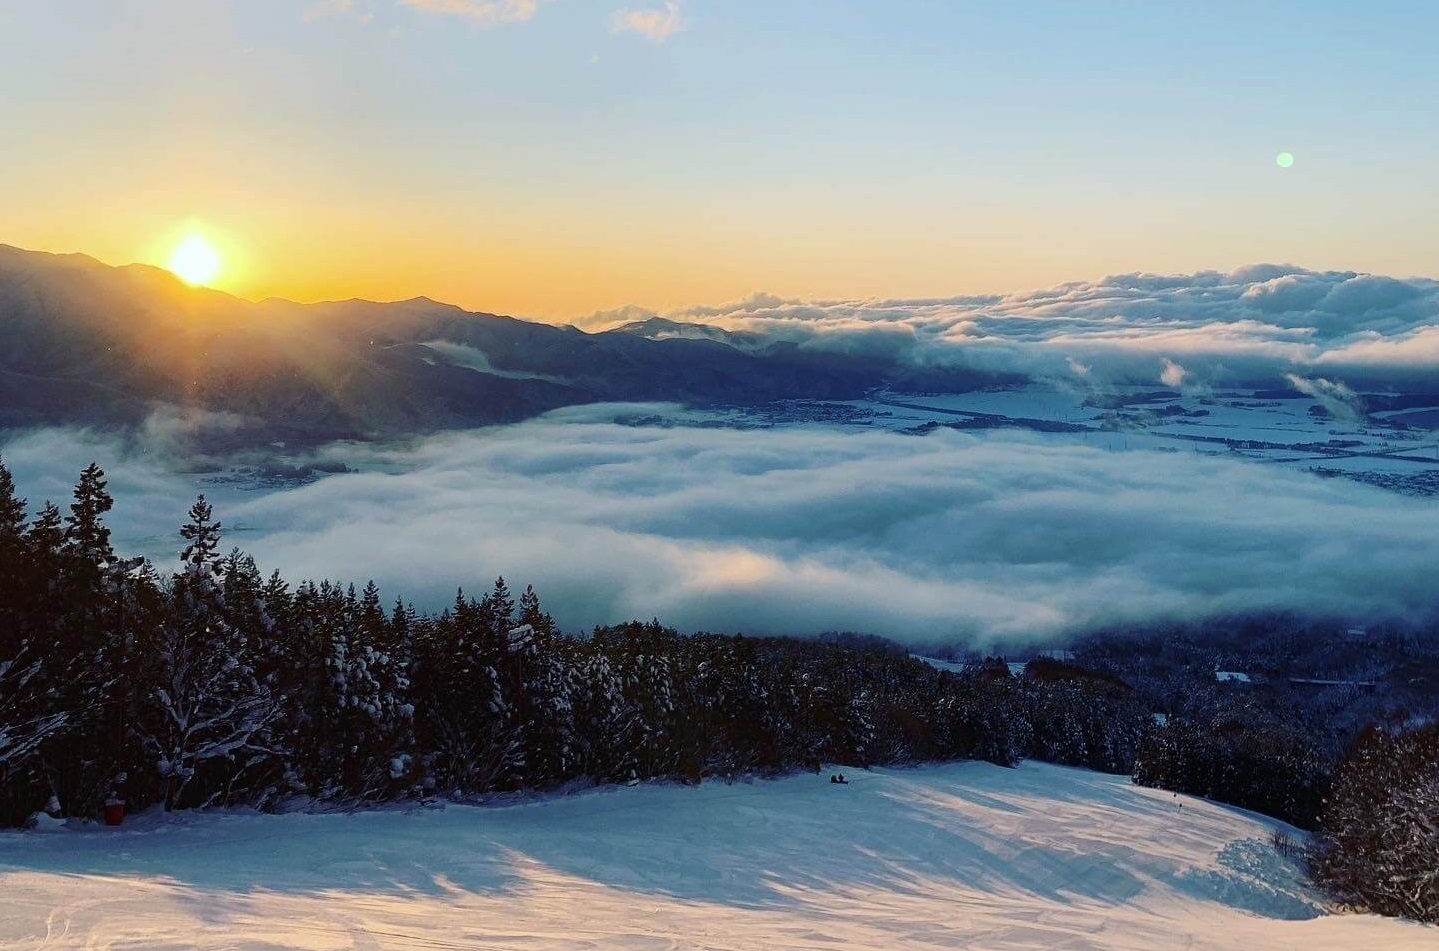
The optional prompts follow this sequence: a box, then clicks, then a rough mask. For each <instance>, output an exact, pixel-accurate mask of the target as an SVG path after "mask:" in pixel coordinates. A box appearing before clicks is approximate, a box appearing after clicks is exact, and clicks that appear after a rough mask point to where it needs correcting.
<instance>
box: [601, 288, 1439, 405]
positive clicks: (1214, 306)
mask: <svg viewBox="0 0 1439 951" xmlns="http://www.w3.org/2000/svg"><path fill="white" fill-rule="evenodd" d="M645 316H654V314H653V312H641V311H637V310H636V309H634V308H627V309H625V310H623V311H616V312H611V313H602V314H596V315H594V316H593V317H591V318H589V319H588V320H586V321H584V322H583V323H584V324H585V325H586V326H589V327H596V326H604V325H615V324H619V323H624V322H628V321H634V320H637V319H641V318H642V317H645ZM665 316H668V317H670V318H672V319H674V320H677V321H682V322H684V321H688V322H695V323H702V324H708V325H712V326H715V327H720V328H723V329H725V330H728V331H738V332H743V333H744V334H745V335H747V336H746V337H745V338H744V339H742V340H740V341H739V342H740V344H741V345H753V346H761V345H764V344H767V343H770V342H773V341H776V340H782V341H788V342H792V343H795V344H798V345H799V346H801V347H805V348H810V349H815V350H827V351H838V352H846V353H873V354H875V355H877V356H885V357H888V358H898V359H902V360H906V361H909V362H910V363H912V364H915V365H919V366H943V365H964V366H970V367H974V368H976V369H984V370H995V371H1007V372H1017V373H1023V374H1026V375H1029V376H1032V377H1041V378H1052V379H1070V380H1073V379H1077V378H1087V379H1089V380H1090V382H1092V383H1100V382H1105V381H1109V382H1159V381H1161V379H1163V381H1164V382H1165V383H1166V384H1168V385H1183V386H1186V387H1206V386H1212V385H1217V384H1223V383H1226V382H1239V381H1249V380H1253V379H1255V378H1261V377H1262V378H1265V379H1268V380H1270V381H1275V382H1281V381H1282V380H1283V377H1284V376H1285V375H1286V374H1291V373H1292V374H1297V375H1298V376H1300V377H1303V378H1306V379H1307V378H1310V377H1313V376H1323V377H1325V378H1328V379H1330V380H1335V379H1336V378H1343V377H1349V378H1356V379H1358V378H1362V379H1365V380H1374V379H1376V378H1377V379H1379V380H1393V381H1405V382H1410V383H1412V382H1414V381H1425V380H1428V379H1431V378H1432V374H1433V373H1434V372H1435V371H1436V370H1439V282H1436V281H1433V280H1425V279H1418V278H1415V279H1407V280H1400V279H1396V278H1391V277H1383V276H1379V275H1373V274H1360V273H1356V272H1353V271H1324V272H1319V271H1309V270H1304V269H1302V268H1296V267H1292V266H1287V265H1267V264H1266V265H1257V266H1253V267H1247V268H1242V269H1239V270H1236V271H1231V272H1228V273H1220V272H1215V271H1205V272H1200V273H1197V274H1188V275H1156V274H1120V275H1114V276H1111V277H1106V278H1103V279H1101V280H1098V281H1086V282H1076V283H1070V284H1063V285H1060V286H1058V287H1054V288H1049V289H1047V290H1041V291H1032V292H1027V293H1023V294H1012V295H992V296H966V297H953V298H943V299H921V300H829V301H803V300H790V299H785V298H780V297H775V296H773V295H769V294H757V295H755V296H753V297H751V298H747V299H745V300H740V301H735V302H732V303H729V304H725V305H721V306H718V307H692V308H688V309H685V310H681V311H676V312H671V313H668V314H666V315H665ZM748 335H753V338H751V337H749V336H748Z"/></svg>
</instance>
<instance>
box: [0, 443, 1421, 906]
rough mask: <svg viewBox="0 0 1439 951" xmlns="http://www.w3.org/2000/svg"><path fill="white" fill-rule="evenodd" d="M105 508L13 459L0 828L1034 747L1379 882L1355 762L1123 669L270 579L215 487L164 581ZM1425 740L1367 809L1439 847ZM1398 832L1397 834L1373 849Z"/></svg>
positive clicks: (101, 481) (1, 595) (1341, 884)
mask: <svg viewBox="0 0 1439 951" xmlns="http://www.w3.org/2000/svg"><path fill="white" fill-rule="evenodd" d="M113 504H114V503H113V499H112V498H111V496H110V494H109V492H108V489H107V484H106V480H105V475H104V473H103V471H102V470H101V469H100V468H99V467H98V466H96V465H91V466H89V467H87V468H86V469H85V470H84V471H83V472H82V473H81V474H80V477H79V481H78V483H77V484H76V486H75V489H74V493H73V498H72V500H71V502H70V504H69V506H68V511H65V512H62V510H61V509H60V508H59V507H58V506H56V505H53V504H50V503H46V504H45V505H44V506H42V507H40V508H39V510H38V511H37V512H35V513H34V514H33V515H32V514H31V512H30V510H29V506H28V504H27V503H26V501H25V500H24V499H22V498H20V497H19V495H18V494H17V491H16V487H15V485H14V481H13V479H12V477H11V474H10V473H9V471H8V470H6V469H5V467H4V466H3V464H0V822H3V823H4V824H10V825H17V824H23V823H24V822H25V821H26V820H27V818H29V817H30V816H32V815H34V814H35V813H36V812H38V811H45V812H48V813H50V814H52V815H57V816H60V815H63V816H71V817H85V818H90V817H94V816H95V815H96V814H97V812H98V811H99V810H100V809H101V807H102V806H103V805H104V804H105V803H106V802H107V801H110V800H120V801H123V802H124V803H125V804H126V805H127V807H128V808H129V809H131V810H137V809H142V808H146V807H149V806H153V805H161V806H163V807H164V808H165V809H186V808H196V807H205V806H216V805H246V806H254V807H258V808H261V809H270V810H282V809H286V808H293V807H296V806H299V805H302V804H303V805H308V806H313V805H315V804H321V805H330V806H334V807H340V806H353V805H360V804H365V803H372V802H380V801H385V800H395V799H413V798H425V797H442V798H466V797H472V796H477V795H481V794H485V793H490V792H495V791H503V790H518V789H541V790H542V789H549V788H555V787H559V786H564V785H566V784H570V783H574V782H577V781H578V782H596V783H623V782H633V781H640V780H648V779H656V778H669V779H674V780H678V781H684V782H700V781H701V780H703V779H705V778H709V777H733V776H736V775H739V774H747V773H748V774H760V775H772V774H778V773H782V772H785V771H790V770H796V769H819V768H820V764H821V763H824V762H835V763H844V764H848V765H854V766H871V765H893V764H905V763H917V762H924V761H932V760H950V759H979V760H985V761H989V762H992V763H997V764H1000V765H1004V766H1012V765H1014V764H1016V763H1018V762H1019V761H1020V760H1021V759H1023V758H1025V757H1033V758H1037V759H1043V760H1047V761H1050V762H1056V763H1061V764H1069V765H1076V766H1083V767H1087V768H1090V769H1096V770H1102V771H1105V772H1111V773H1123V774H1130V775H1133V776H1134V778H1135V781H1136V782H1140V783H1144V784H1146V785H1155V786H1160V787H1163V788H1168V789H1176V790H1180V791H1184V792H1192V793H1196V794H1199V795H1207V796H1210V797H1212V798H1215V799H1219V800H1221V801H1227V802H1233V803H1235V804H1238V805H1242V806H1246V807H1248V808H1254V809H1258V810H1261V811H1265V812H1268V813H1270V814H1272V815H1276V816H1279V817H1281V818H1285V819H1288V820H1289V821H1291V822H1294V823H1296V824H1299V825H1303V826H1309V827H1313V826H1314V825H1315V824H1316V822H1318V823H1319V824H1320V825H1321V832H1322V834H1323V836H1324V837H1323V838H1322V839H1321V842H1323V843H1324V846H1323V848H1324V850H1326V851H1323V852H1322V854H1323V855H1324V856H1325V859H1324V861H1325V862H1326V863H1327V864H1325V865H1324V866H1323V867H1324V868H1326V869H1328V870H1329V871H1327V872H1326V873H1325V878H1324V880H1325V881H1327V882H1330V883H1331V884H1332V885H1333V887H1335V888H1336V889H1340V890H1343V891H1344V893H1345V894H1346V895H1348V896H1350V897H1351V898H1352V899H1353V900H1355V901H1360V900H1368V899H1367V894H1366V893H1364V892H1363V891H1362V879H1363V876H1362V874H1360V873H1358V872H1356V871H1354V870H1353V866H1352V865H1351V864H1347V863H1350V861H1351V860H1352V861H1353V862H1361V861H1363V860H1362V858H1356V857H1355V856H1361V855H1362V854H1363V853H1361V852H1360V851H1356V849H1357V846H1356V845H1355V844H1354V843H1356V842H1358V841H1359V840H1360V839H1361V838H1362V835H1361V833H1359V832H1357V831H1353V830H1356V829H1359V828H1361V826H1362V821H1361V819H1359V818H1355V816H1356V815H1358V813H1356V812H1355V809H1357V808H1358V807H1357V806H1354V807H1353V808H1351V806H1352V804H1353V803H1356V802H1360V801H1362V802H1364V803H1372V801H1374V799H1375V794H1374V793H1373V791H1372V789H1370V787H1368V786H1365V785H1364V783H1362V782H1360V781H1358V779H1356V778H1355V777H1356V776H1357V777H1363V776H1364V775H1367V774H1366V773H1364V771H1363V770H1358V772H1356V769H1357V767H1351V766H1349V765H1348V763H1346V764H1345V765H1344V766H1342V767H1339V768H1338V776H1339V781H1338V783H1337V784H1334V785H1333V788H1332V790H1331V781H1332V780H1333V777H1334V775H1335V769H1336V764H1335V763H1334V762H1333V758H1332V757H1327V758H1326V757H1325V756H1324V755H1323V753H1322V751H1320V750H1318V749H1317V747H1316V745H1315V744H1314V743H1313V742H1312V741H1311V740H1310V738H1308V737H1307V736H1306V734H1305V732H1304V729H1303V727H1302V724H1298V725H1296V724H1294V723H1286V722H1283V720H1282V718H1278V717H1276V716H1274V715H1273V712H1272V711H1266V710H1263V709H1255V710H1249V711H1242V710H1241V711H1228V712H1226V713H1225V714H1224V715H1223V716H1222V717H1221V716H1218V715H1214V716H1211V717H1210V719H1209V720H1208V721H1207V722H1206V720H1205V719H1204V718H1202V717H1198V716H1194V715H1191V716H1188V717H1170V718H1168V719H1165V718H1156V717H1155V715H1154V713H1153V712H1152V707H1153V703H1152V702H1151V701H1150V700H1146V699H1142V698H1141V697H1140V696H1139V695H1138V694H1137V693H1136V691H1135V690H1133V689H1132V688H1131V687H1130V686H1129V685H1128V684H1126V683H1125V682H1124V681H1123V680H1122V679H1119V678H1116V677H1113V676H1109V675H1105V674H1103V673H1101V672H1097V671H1095V670H1091V669H1086V668H1084V667H1082V666H1079V665H1075V664H1070V663H1062V662H1058V661H1036V662H1032V663H1031V664H1030V665H1029V667H1028V669H1027V671H1026V673H1025V675H1024V676H1022V677H1015V676H1012V675H1011V673H1010V671H1009V668H1008V667H1007V666H1006V665H1005V664H1004V663H1003V662H1002V660H1000V659H990V660H987V661H983V662H976V663H973V664H970V665H969V666H967V667H965V668H964V669H963V670H962V671H960V672H958V673H954V672H948V671H941V670H937V669H935V668H934V667H932V666H930V665H929V664H926V663H924V662H922V661H919V660H916V659H914V658H912V657H910V656H908V655H907V654H906V653H905V652H903V651H902V650H898V649H897V648H896V647H895V646H894V645H892V644H889V643H888V642H884V641H882V640H877V639H858V638H850V639H829V640H824V639H794V638H766V637H744V636H721V635H714V634H705V633H699V634H692V635H681V634H680V633H679V632H677V631H675V630H674V629H672V628H668V627H665V626H663V625H661V624H660V623H659V622H658V621H657V620H656V621H650V622H648V623H641V622H631V623H627V624H620V625H614V626H607V627H598V628H595V629H594V630H593V631H591V632H589V633H588V634H585V635H583V636H576V635H572V634H567V633H565V632H562V631H560V630H559V629H558V627H557V625H556V624H555V622H554V620H553V619H552V618H551V617H550V616H549V614H547V613H546V612H545V610H544V608H543V606H542V604H541V601H540V598H539V596H538V595H537V594H536V592H535V591H534V589H533V588H529V587H527V588H525V589H524V591H523V592H521V593H520V594H519V595H518V597H516V596H515V595H514V594H513V593H512V592H511V590H510V588H509V586H508V585H507V584H506V582H505V581H504V579H503V578H500V579H497V580H496V581H495V582H494V584H493V585H492V586H490V587H489V588H488V589H487V590H486V591H485V592H484V593H483V594H482V595H481V596H479V597H474V596H472V595H467V594H466V593H465V592H463V591H460V592H458V593H457V595H456V597H455V600H454V602H453V604H451V605H450V606H449V607H448V608H447V609H445V610H443V611H440V612H438V613H426V612H420V611H416V610H415V609H414V608H413V607H412V606H410V605H408V604H406V603H404V602H402V601H396V602H394V603H392V604H389V605H387V604H385V603H384V602H383V601H382V599H381V594H380V591H379V589H378V588H377V587H376V586H375V585H374V583H373V582H371V583H369V584H367V585H365V586H364V587H363V588H361V589H359V590H356V588H355V587H354V586H353V585H345V584H337V583H333V582H329V581H322V582H318V583H316V582H312V581H306V582H302V583H299V584H294V585H292V584H291V583H289V582H288V581H287V580H286V579H284V578H283V577H281V575H280V574H279V573H278V572H275V573H272V574H270V575H268V576H266V575H264V574H263V573H262V572H261V571H260V569H259V567H258V566H257V565H256V563H255V561H254V559H253V558H251V557H250V556H248V555H246V554H244V553H243V552H241V551H239V550H238V549H231V550H229V551H226V550H225V549H224V547H223V544H222V539H223V535H222V526H221V523H220V522H219V521H218V520H217V519H216V518H215V514H214V512H213V510H212V508H211V506H210V505H209V503H208V502H207V501H206V500H205V499H204V497H203V496H201V497H200V498H199V499H197V500H196V501H195V503H194V505H193V506H192V507H191V509H190V511H189V517H188V520H187V521H186V523H185V524H184V525H183V526H182V527H181V529H180V531H179V536H178V537H179V539H180V542H181V545H180V546H178V547H180V548H181V552H180V561H179V566H178V568H176V569H175V570H173V571H167V572H162V571H160V570H159V569H157V568H156V567H155V566H154V565H153V564H151V563H149V562H148V561H146V560H144V559H140V558H126V557H122V556H120V555H118V554H117V553H116V552H115V551H114V549H113V546H112V544H111V539H110V532H109V529H108V528H107V527H106V523H105V517H106V515H107V513H108V512H109V511H110V510H111V508H112V506H113ZM1366 736H1367V739H1364V740H1363V741H1362V742H1366V743H1369V744H1371V745H1372V744H1375V743H1380V742H1381V740H1380V739H1375V737H1376V736H1377V737H1381V738H1384V737H1388V736H1390V734H1387V733H1383V732H1379V733H1375V734H1369V735H1366ZM1384 742H1387V740H1386V741H1384ZM1411 745H1412V744H1411ZM1366 749H1367V747H1366ZM1405 749H1406V750H1410V749H1411V748H1410V747H1405ZM1413 750H1418V751H1419V752H1414V751H1413ZM1413 750H1411V752H1409V753H1407V754H1406V756H1410V757H1411V758H1413V757H1417V760H1418V761H1419V762H1420V763H1421V766H1420V767H1416V768H1415V770H1414V771H1413V777H1414V778H1413V781H1412V783H1411V785H1412V786H1413V789H1414V790H1415V792H1414V793H1413V796H1414V797H1417V798H1411V799H1405V800H1403V803H1402V804H1400V805H1397V806H1395V807H1394V810H1392V811H1393V816H1390V813H1384V816H1385V818H1384V819H1382V820H1372V818H1371V820H1370V821H1371V823H1372V822H1373V821H1380V822H1381V824H1382V823H1390V824H1392V823H1395V822H1397V823H1399V825H1400V826H1402V827H1403V828H1405V829H1409V830H1410V832H1408V833H1405V834H1410V835H1415V836H1419V837H1420V838H1422V837H1423V836H1424V835H1429V836H1431V840H1425V841H1430V843H1431V845H1432V837H1433V836H1436V835H1439V833H1436V832H1435V831H1434V826H1433V824H1432V820H1433V817H1434V814H1435V813H1434V808H1433V805H1434V799H1433V796H1434V792H1435V784H1436V779H1435V774H1434V766H1435V763H1436V762H1439V757H1436V755H1435V747H1434V744H1433V743H1432V742H1430V743H1429V744H1428V745H1427V746H1425V745H1424V744H1422V743H1421V744H1418V745H1417V746H1414V747H1413ZM1356 755H1357V754H1356ZM1364 755H1367V756H1370V757H1371V758H1372V756H1374V755H1378V754H1374V753H1372V752H1370V753H1366V754H1364ZM1351 759H1352V756H1351ZM1423 763H1427V764H1428V765H1427V766H1422V764H1423ZM1425 769H1428V772H1425ZM1406 775H1407V774H1406ZM1426 784H1427V785H1426ZM1406 788H1408V787H1406ZM1366 797H1367V798H1366ZM1425 797H1428V798H1425ZM1416 803H1417V805H1416ZM1366 808H1368V807H1366ZM1346 810H1347V811H1346ZM1426 810H1428V811H1426ZM1360 811H1361V812H1362V810H1360ZM1372 811H1373V810H1372V809H1371V813H1372ZM1381 811H1382V810H1381ZM1366 815H1368V814H1367V813H1366ZM1416 816H1417V817H1418V818H1417V819H1416V818H1414V817H1416ZM1426 816H1427V817H1428V818H1427V819H1425V817H1426ZM1330 817H1333V818H1330ZM1420 820H1423V821H1431V825H1429V826H1427V827H1425V826H1423V824H1422V822H1421V821H1420ZM1326 822H1327V823H1330V824H1331V825H1332V826H1333V828H1329V827H1326V826H1325V825H1324V823H1326ZM1416 822H1417V823H1419V825H1415V823H1416ZM1341 827H1342V830H1348V831H1340V829H1341ZM1386 828H1387V826H1386ZM1425 828H1427V829H1428V831H1427V832H1425V831H1424V830H1425ZM1416 830H1417V831H1416ZM1386 834H1387V833H1386ZM1401 839H1402V836H1401ZM1391 840H1392V841H1394V842H1399V841H1400V840H1399V839H1393V836H1391V837H1390V839H1387V840H1385V841H1391ZM1403 841H1406V842H1407V841H1408V840H1403ZM1396 848H1397V849H1400V851H1403V850H1404V849H1407V848H1409V847H1408V846H1402V847H1401V846H1400V845H1394V846H1392V847H1391V846H1383V847H1382V848H1381V851H1383V850H1384V849H1389V850H1390V851H1388V852H1384V854H1385V855H1386V856H1388V855H1390V853H1391V852H1392V851H1393V849H1396ZM1424 854H1426V855H1427V854H1432V853H1424ZM1341 858H1342V861H1341ZM1429 867H1430V868H1431V869H1432V868H1434V867H1435V866H1434V865H1433V864H1432V863H1431V865H1430V866H1429ZM1406 887H1408V888H1410V889H1411V890H1412V889H1413V888H1414V887H1418V888H1419V889H1420V893H1421V897H1420V899H1419V900H1418V901H1417V903H1416V901H1415V900H1411V899H1405V902H1407V903H1396V902H1398V900H1397V899H1396V900H1394V901H1391V902H1389V903H1387V904H1384V903H1379V904H1376V905H1375V907H1376V908H1378V909H1380V910H1385V909H1391V908H1392V909H1394V910H1396V911H1398V912H1399V913H1404V914H1410V915H1414V914H1417V913H1419V912H1418V911H1416V909H1419V910H1422V909H1423V908H1425V907H1429V908H1431V911H1430V914H1433V913H1434V912H1433V911H1432V908H1433V904H1432V903H1431V904H1429V905H1425V904H1424V902H1425V901H1431V902H1432V893H1433V891H1434V889H1435V888H1436V885H1435V882H1434V880H1433V877H1432V876H1431V877H1430V878H1429V879H1428V880H1427V884H1425V883H1424V882H1420V883H1419V885H1417V886H1415V885H1413V884H1412V883H1410V884H1409V885H1406ZM1424 888H1428V889H1429V890H1430V891H1429V894H1430V898H1429V899H1425V898H1424V897H1423V895H1424V891H1423V890H1424ZM1375 900H1376V902H1378V901H1379V899H1375Z"/></svg>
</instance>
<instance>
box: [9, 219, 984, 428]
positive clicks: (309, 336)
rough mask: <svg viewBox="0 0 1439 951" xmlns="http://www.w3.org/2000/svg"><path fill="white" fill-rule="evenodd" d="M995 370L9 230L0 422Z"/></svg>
mask: <svg viewBox="0 0 1439 951" xmlns="http://www.w3.org/2000/svg"><path fill="white" fill-rule="evenodd" d="M992 382H995V380H994V378H990V377H982V376H977V375H975V374H973V373H971V372H969V371H965V370H959V369H942V370H932V371H918V370H914V369H911V368H905V367H902V366H899V365H896V364H892V363H888V362H886V361H884V360H882V359H877V358H873V357H865V356H856V355H849V354H836V353H830V352H822V351H815V350H807V349H804V348H802V347H800V346H797V345H795V344H793V343H783V342H768V341H766V340H765V339H764V338H763V337H761V336H759V335H755V334H743V333H740V334H734V333H727V332H725V331H723V330H719V329H717V328H713V327H708V326H705V325H703V324H686V323H679V322H676V321H670V320H666V319H664V318H652V319H649V320H645V321H640V322H637V323H632V324H627V325H625V326H622V327H619V328H616V329H613V330H609V331H605V332H602V333H586V332H584V331H582V330H578V329H576V328H574V327H559V326H552V325H549V324H542V323H533V322H529V321H524V320H518V319H515V318H512V317H502V316H497V315H494V314H484V313H472V312H469V311H465V310H462V309H460V308H458V307H454V306H451V305H448V304H442V303H438V302H436V301H432V300H428V299H426V298H416V299H414V300H407V301H399V302H394V303H375V302H371V301H363V300H349V301H338V302H328V303H317V304H297V303H294V302H291V301H284V300H274V299H272V300H265V301H260V302H250V301H244V300H240V299H238V298H236V297H232V296H230V295H228V294H223V293H220V292H218V291H214V290H208V289H204V288H195V287H190V286H188V285H186V284H184V283H183V282H181V281H180V280H179V279H177V278H176V277H175V276H174V275H172V274H170V273H169V272H168V271H164V270H161V269H158V268H153V267H148V266H144V265H130V266H127V267H110V266H108V265H105V264H102V263H100V262H99V261H96V260H94V259H93V258H90V257H86V256H84V255H78V254H68V255H56V254H46V253H41V252H34V251H25V250H21V249H18V248H12V247H8V246H4V245H0V429H16V428H24V427H29V426H34V425H53V424H75V425H87V426H116V427H126V426H136V425H139V424H140V423H142V422H143V421H144V420H146V419H147V418H149V417H150V416H151V415H152V414H153V413H154V412H155V410H156V409H157V408H160V407H165V408H170V407H178V408H179V410H180V411H181V413H182V414H191V415H192V416H194V417H195V418H205V419H212V420H216V421H218V422H219V423H220V424H221V425H217V426H211V427H208V428H207V433H208V435H207V438H208V439H210V440H211V441H212V442H213V441H214V440H220V441H222V442H226V443H229V444H233V445H237V446H239V445H263V444H265V443H270V442H276V441H285V442H287V443H311V442H319V441H325V440H331V439H340V438H351V439H373V438H386V437H392V436H396V435H404V434H410V433H423V432H433V431H436V430H441V429H448V428H458V427H471V426H480V425H489V424H496V423H508V422H514V421H518V420H521V419H525V418H527V417H531V416H534V415H537V414H539V413H542V412H546V411H548V410H552V409H556V408H559V407H563V406H570V405H578V404H584V403H594V402H604V401H634V400H673V401H681V402H686V403H691V404H698V405H717V404H744V405H754V404H761V403H767V402H772V401H775V400H782V399H795V398H811V399H845V398H854V397H858V396H861V395H863V394H864V393H865V392H866V391H868V390H870V389H872V388H874V387H876V386H881V385H902V386H907V387H909V388H912V389H931V390H934V389H943V390H950V391H962V390H965V389H972V388H974V387H975V386H977V385H983V384H985V383H992Z"/></svg>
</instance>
